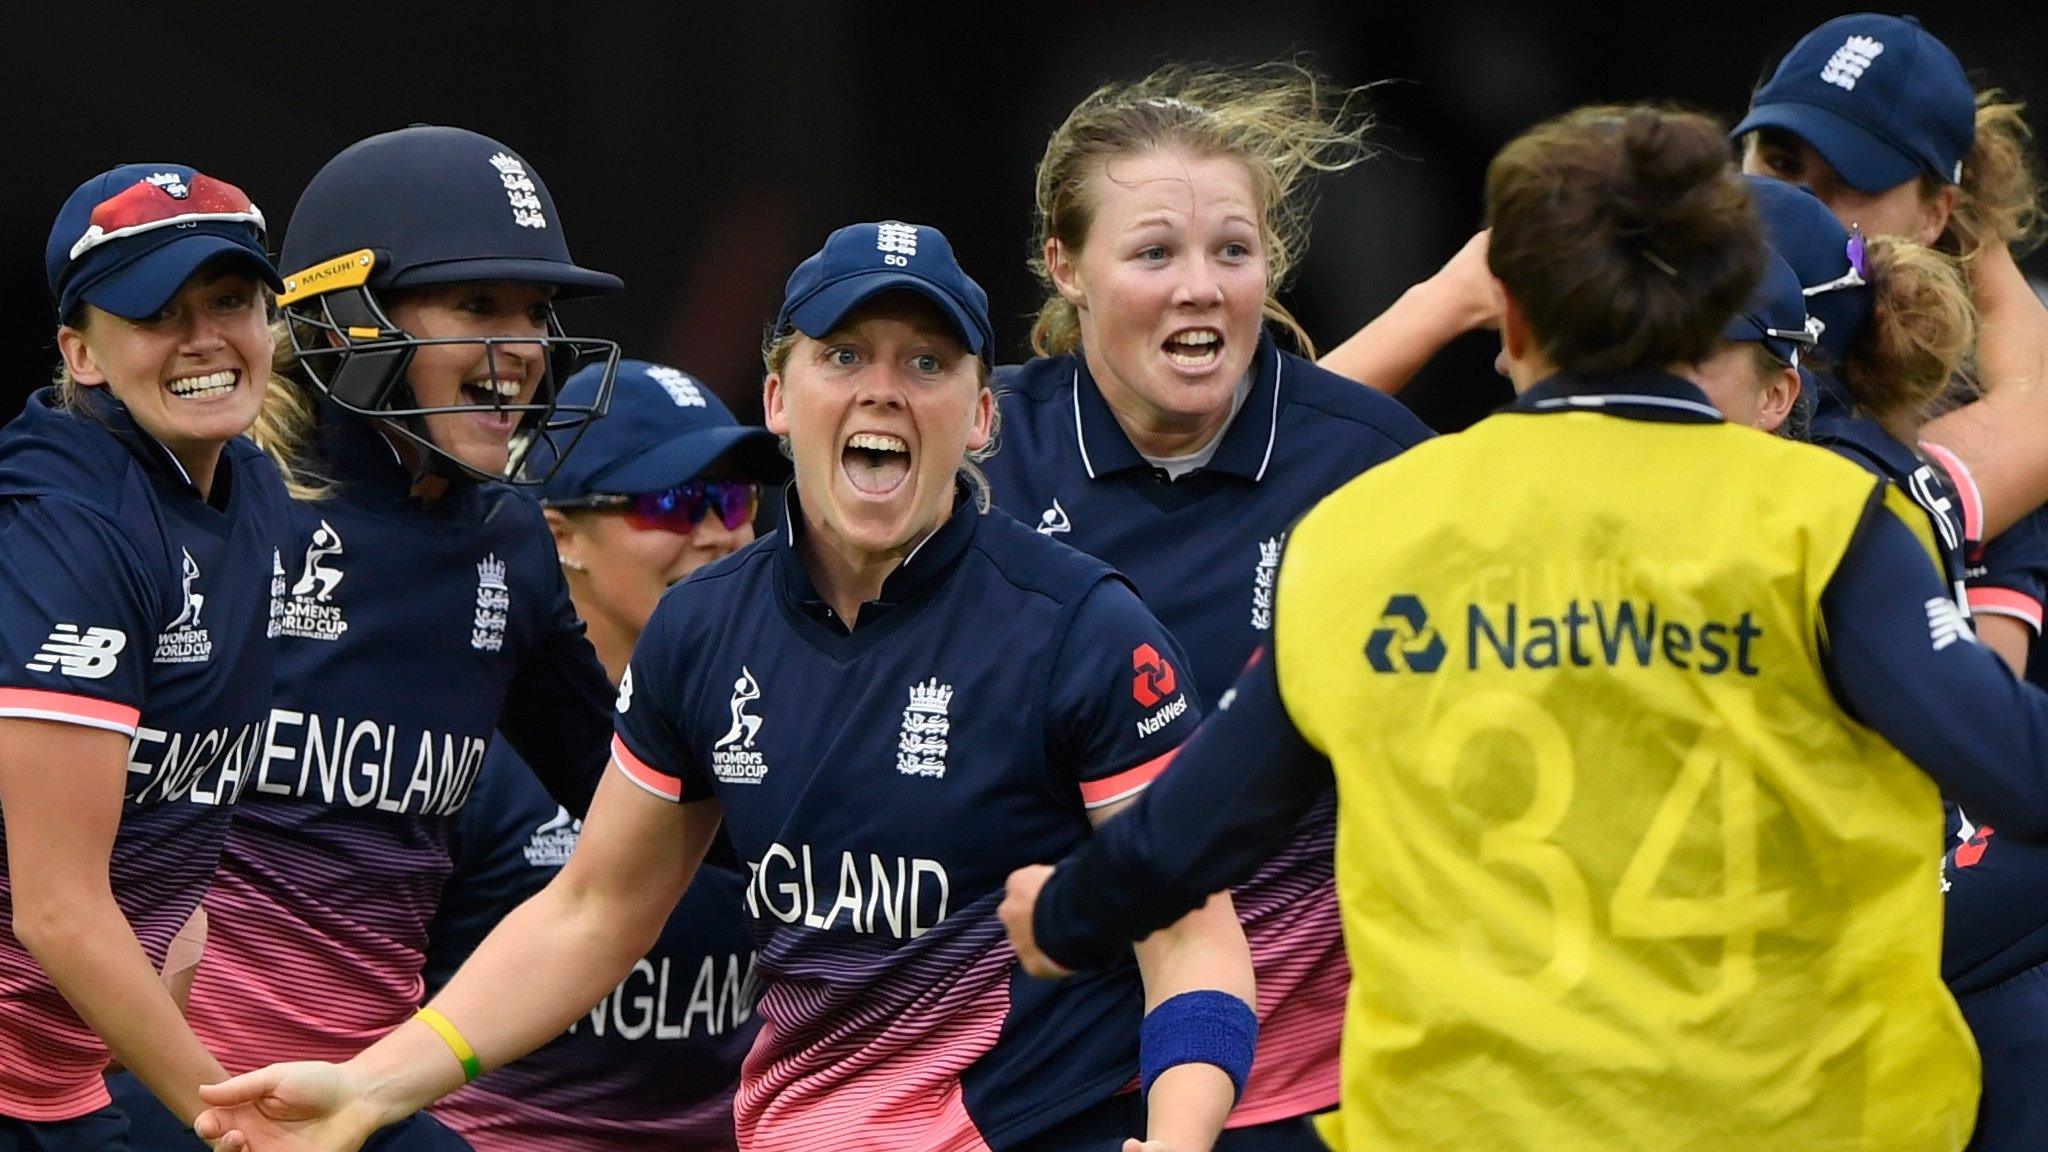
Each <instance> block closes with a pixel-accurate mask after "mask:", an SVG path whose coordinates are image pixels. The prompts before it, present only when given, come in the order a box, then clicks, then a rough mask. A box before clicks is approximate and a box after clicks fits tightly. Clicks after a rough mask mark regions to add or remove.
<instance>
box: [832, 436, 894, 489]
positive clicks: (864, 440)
mask: <svg viewBox="0 0 2048 1152" xmlns="http://www.w3.org/2000/svg"><path fill="white" fill-rule="evenodd" d="M910 463H911V460H910V443H909V442H908V441H906V440H904V439H903V437H901V436H897V435H895V434H893V433H889V432H855V433H854V434H853V435H851V436H849V437H847V438H846V447H845V448H843V449H841V450H840V453H839V468H840V471H842V472H844V473H845V474H846V482H847V483H848V484H851V485H853V489H854V491H856V492H859V493H860V494H861V495H863V496H874V497H887V496H893V495H895V493H896V491H897V489H899V488H901V487H903V482H904V481H905V480H907V479H909V477H910Z"/></svg>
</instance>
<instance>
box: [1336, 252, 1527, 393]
mask: <svg viewBox="0 0 2048 1152" xmlns="http://www.w3.org/2000/svg"><path fill="white" fill-rule="evenodd" d="M1490 235H1491V233H1490V232H1481V233H1479V234H1478V235H1476V236H1474V237H1472V239H1470V240H1467V241H1466V242H1465V246H1464V247H1463V248H1460V249H1459V250H1458V254H1457V255H1455V256H1453V257H1451V259H1450V261H1449V263H1446V264H1445V265H1444V266H1443V267H1442V268H1441V269H1439V270H1438V271H1437V272H1436V274H1435V275H1433V276H1431V277H1430V278H1429V279H1427V280H1424V281H1423V282H1422V283H1420V284H1417V285H1415V286H1414V287H1412V288H1410V289H1408V291H1406V292H1403V293H1402V294H1401V298H1400V299H1398V300H1396V301H1394V303H1393V306H1392V307H1390V308H1388V309H1387V310H1386V311H1385V312H1382V313H1380V314H1379V315H1378V316H1377V317H1375V318H1374V319H1373V321H1372V322H1371V323H1370V324H1367V325H1366V326H1365V327H1363V328H1361V329H1359V330H1358V331H1357V332H1355V333H1353V334H1352V335H1351V338H1350V339H1348V340H1346V341H1344V342H1343V343H1342V344H1339V345H1337V346H1336V347H1335V348H1332V349H1330V351H1329V352H1328V353H1327V354H1325V355H1324V356H1323V358H1322V359H1321V360H1320V361H1318V362H1317V363H1318V364H1319V365H1321V366H1322V367H1323V368H1325V369H1328V370H1329V371H1331V372H1335V373H1336V374H1338V375H1339V376H1349V377H1350V378H1351V379H1353V380H1356V381H1358V382H1359V383H1361V384H1369V385H1371V386H1372V387H1374V388H1377V389H1379V390H1380V391H1382V392H1385V393H1387V394H1388V395H1392V394H1394V393H1396V392H1399V391H1400V390H1401V389H1402V388H1404V387H1406V386H1407V384H1408V382H1409V381H1410V380H1413V379H1414V378H1415V374H1416V373H1417V372H1420V371H1422V366H1423V365H1425V364H1427V363H1429V361H1430V358H1431V357H1433V356H1435V355H1436V354H1437V353H1438V352H1441V351H1443V349H1444V346H1445V345H1446V344H1449V343H1450V342H1451V341H1453V340H1455V339H1457V338H1458V337H1460V336H1463V335H1464V334H1465V333H1467V332H1472V331H1476V330H1478V329H1481V328H1498V327H1500V311H1501V299H1500V285H1499V283H1498V282H1497V281H1495V280H1494V278H1493V273H1492V272H1490V271H1488V269H1487V267H1486V245H1487V239H1488V237H1489V236H1490Z"/></svg>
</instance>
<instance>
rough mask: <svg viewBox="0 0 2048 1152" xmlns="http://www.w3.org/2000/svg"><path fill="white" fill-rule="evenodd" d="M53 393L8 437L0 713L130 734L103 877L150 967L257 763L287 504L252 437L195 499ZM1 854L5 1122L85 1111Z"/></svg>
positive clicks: (161, 465) (96, 1102)
mask: <svg viewBox="0 0 2048 1152" xmlns="http://www.w3.org/2000/svg"><path fill="white" fill-rule="evenodd" d="M55 395H56V394H55V391H54V390H53V389H47V388H46V389H43V390H42V391H39V392H37V393H36V394H35V395H34V396H33V397H31V398H30V400H29V403H28V407H27V409H26V410H25V411H23V412H22V414H21V415H20V416H19V417H17V418H16V419H15V420H14V421H13V422H12V423H10V424H8V425H7V427H6V428H5V429H4V430H0V603H5V604H6V605H7V609H6V611H5V612H0V716H17V717H29V718H34V719H42V720H56V721H61V722H64V723H69V724H81V725H85V726H87V727H91V728H102V729H106V730H108V731H112V732H119V733H121V734H123V735H125V736H128V737H129V738H130V739H129V750H128V778H127V789H126V800H125V803H124V805H123V807H122V811H121V822H120V827H119V830H118V831H117V832H116V834H115V838H114V846H113V857H112V862H111V866H110V870H109V881H110V886H111V888H112V890H113V895H114V900H115V903H117V904H118V905H119V906H120V908H121V911H122V913H123V915H125V916H126V917H127V919H128V923H129V924H130V926H131V927H133V929H134V930H135V935H136V938H137V939H138V940H140V941H141V943H142V950H143V952H144V953H145V954H147V955H148V957H149V960H150V963H152V964H155V965H157V966H159V967H161V966H162V965H163V962H164V953H165V951H166V949H168V948H169V946H170V942H171V938H172V937H173V936H175V935H176V934H177V932H178V929H179V928H181V927H183V926H184V923H185V921H186V919H187V918H188V917H190V916H191V914H192V911H193V909H194V908H196V907H197V906H198V904H199V900H200V896H201V894H202V893H204V892H205V891H206V886H207V884H208V882H209V881H210V880H211V879H212V878H213V873H214V867H215V863H216V861H217V860H218V859H219V857H220V850H221V844H222V841H223V840H224V839H225V838H226V836H227V831H228V820H229V812H230V809H231V807H232V806H233V805H234V803H235V801H236V798H237V797H238V796H240V795H244V794H245V792H244V790H245V789H246V788H247V787H248V785H249V783H250V780H251V778H252V777H254V775H255V774H256V772H257V770H258V767H259V765H260V763H261V761H262V758H263V751H264V732H265V722H266V721H267V720H268V719H269V716H270V692H271V665H272V659H273V656H274V653H275V650H276V648H277V642H276V640H275V639H274V637H275V636H276V629H277V618H276V611H277V609H278V608H279V607H280V604H279V602H278V600H277V598H276V597H277V589H276V588H275V587H274V581H273V573H274V572H275V571H276V570H277V567H278V563H279V556H278V549H279V547H280V545H281V544H282V543H283V542H284V540H285V538H286V535H287V533H288V531H289V529H288V526H287V521H286V505H287V503H288V498H287V497H286V495H285V490H284V484H283V482H282V481H280V480H279V478H278V475H277V469H276V468H275V467H273V466H272V465H271V463H270V461H269V460H268V459H266V458H265V457H264V455H263V453H262V452H260V451H258V450H257V448H256V447H255V445H253V444H251V443H249V442H248V441H246V440H240V439H237V440H234V441H231V442H229V443H228V444H227V445H226V446H225V447H224V448H223V449H222V450H221V457H220V463H219V465H218V466H217V469H216V471H215V474H214V480H213V488H212V493H211V498H210V499H203V498H201V497H200V495H199V493H198V491H197V489H195V488H194V487H193V485H192V482H191V480H190V479H189V478H188V477H187V476H186V474H185V471H184V469H183V468H182V467H181V466H180V465H179V463H178V461H177V458H176V457H174V456H172V455H171V453H170V452H169V451H167V450H166V449H165V448H164V447H163V446H162V445H161V444H159V443H157V441H156V440H154V439H152V438H151V437H150V436H149V434H148V433H146V432H144V431H143V430H142V429H141V428H140V427H139V426H138V425H137V424H136V423H135V420H134V418H133V417H132V416H131V415H130V414H129V412H128V410H127V408H125V407H124V406H122V405H121V404H120V402H119V401H117V400H115V399H114V398H113V397H112V396H111V395H110V394H108V393H107V391H106V390H105V389H102V388H88V389H81V404H82V409H81V410H80V411H66V410H63V409H60V408H57V407H55V406H54V402H55ZM71 767H72V766H71V765H63V764H52V765H50V766H49V772H50V773H51V778H50V786H51V787H54V788H62V787H65V786H66V781H65V780H64V772H65V771H66V770H68V769H70V768H71ZM4 852H5V831H4V828H0V1115H5V1116H10V1117H14V1118H17V1119H24V1120H40V1121H50V1120H67V1119H71V1118H74V1117H78V1116H83V1115H86V1114H88V1113H90V1112H93V1111H94V1110H96V1109H98V1108H100V1107H102V1106H104V1105H105V1104H106V1103H107V1092H106V1088H105V1085H104V1083H103V1081H102V1079H101V1073H102V1072H103V1071H104V1070H105V1068H106V1064H107V1059H108V1057H107V1051H106V1048H105V1047H104V1046H103V1045H102V1044H101V1043H100V1040H99V1037H98V1036H97V1035H95V1034H94V1033H93V1031H92V1029H90V1028H88V1027H86V1025H85V1023H84V1022H83V1021H81V1020H80V1019H79V1018H78V1016H77V1014H76V1013H75V1012H73V1011H72V1009H71V1006H70V1004H69V1003H68V1002H67V1001H66V1000H65V999H64V997H63V996H62V995H61V994H60V993H59V992H58V991H57V989H56V988H55V987H54V986H53V985H52V984H51V983H50V981H49V979H48V978H47V977H46V976H44V974H43V972H42V970H41V968H39V967H38V966H37V965H36V962H35V959H34V958H33V957H32V956H30V955H29V953H28V951H27V949H25V948H23V947H22V945H21V942H20V941H19V940H17V939H15V937H14V934H13V932H12V930H11V929H10V928H9V927H8V925H9V922H10V921H11V919H12V917H13V911H14V901H13V895H12V888H11V885H10V884H9V882H8V878H7V872H6V864H5V859H6V858H5V855H4Z"/></svg>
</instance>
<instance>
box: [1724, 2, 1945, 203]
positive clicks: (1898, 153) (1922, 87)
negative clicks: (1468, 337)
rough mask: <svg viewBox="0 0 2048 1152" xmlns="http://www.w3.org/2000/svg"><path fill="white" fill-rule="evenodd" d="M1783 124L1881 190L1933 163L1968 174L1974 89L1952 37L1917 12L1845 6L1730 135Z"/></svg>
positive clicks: (1781, 68)
mask: <svg viewBox="0 0 2048 1152" xmlns="http://www.w3.org/2000/svg"><path fill="white" fill-rule="evenodd" d="M1759 128H1782V129H1784V130H1785V131H1787V132H1790V133H1792V134H1793V135H1795V136H1797V137H1799V138H1800V139H1802V140H1804V141H1806V142H1807V143H1808V144H1811V145H1813V150H1814V151H1816V152H1818V153H1820V154H1821V158H1822V159H1824V160H1826V161H1827V162H1828V165H1829V166H1830V167H1832V168H1833V169H1834V170H1835V172H1836V173H1837V174H1839V175H1840V176H1841V177H1842V179H1843V180H1845V181H1847V182H1848V184H1849V186H1850V187H1852V188H1857V189H1860V190H1861V191H1864V192H1882V191H1884V190H1886V189H1887V188H1894V187H1897V186H1898V185H1900V184H1904V183H1905V182H1906V181H1908V180H1911V179H1912V178H1913V177H1914V176H1915V175H1917V174H1918V173H1920V172H1927V173H1929V174H1931V175H1933V176H1934V177H1936V178H1937V179H1940V180H1945V181H1947V182H1948V183H1951V184H1956V183H1960V182H1961V181H1962V178H1963V157H1965V156H1967V155H1969V154H1970V146H1971V145H1972V144H1974V143H1975V142H1976V138H1977V101H1976V93H1974V92H1973V91H1971V89H1970V78H1969V77H1968V76H1966V75H1964V74H1963V66H1962V64H1960V63H1959V62H1957V60H1956V57H1955V53H1953V52H1950V51H1949V50H1948V45H1946V44H1943V43H1942V42H1941V41H1939V40H1937V39H1935V38H1934V36H1933V35H1932V34H1931V33H1929V32H1928V31H1927V29H1925V28H1922V27H1921V26H1920V22H1919V21H1918V20H1915V19H1913V18H1912V17H1911V16H1881V15H1878V14H1876V13H1872V12H1862V13H1858V14H1856V15H1854V16H1838V17H1836V18H1835V19H1833V20H1830V21H1828V22H1827V23H1825V24H1823V25H1821V26H1820V27H1818V28H1816V29H1814V30H1813V31H1811V32H1809V33H1807V34H1806V36H1805V37H1804V38H1802V39H1801V40H1800V41H1799V43H1797V44H1795V45H1793V46H1792V51H1790V52H1788V53H1786V54H1785V58H1784V59H1783V60H1781V61H1779V62H1778V70H1777V71H1776V72H1773V73H1771V78H1770V79H1769V80H1766V81H1765V82H1764V86H1763V87H1762V88H1759V89H1757V93H1756V96H1755V98H1754V99H1752V100H1751V101H1750V106H1749V115H1747V116H1745V117H1743V118H1742V123H1740V124H1737V125H1736V126H1735V131H1734V132H1733V133H1732V135H1733V136H1734V137H1735V138H1737V139H1740V138H1741V137H1742V135H1743V134H1744V133H1747V132H1754V131H1755V130H1757V129H1759Z"/></svg>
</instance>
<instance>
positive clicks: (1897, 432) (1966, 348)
mask: <svg viewBox="0 0 2048 1152" xmlns="http://www.w3.org/2000/svg"><path fill="white" fill-rule="evenodd" d="M1868 258H1869V262H1870V284H1871V312H1870V322H1869V323H1868V324H1866V325H1864V327H1863V331H1862V332H1860V333H1858V334H1857V337H1856V340H1855V342H1854V343H1852V344H1851V345H1850V346H1849V349H1848V351H1847V353H1846V354H1844V355H1843V357H1842V362H1841V364H1840V365H1838V366H1837V368H1838V375H1839V376H1840V378H1841V381H1842V384H1843V385H1844V386H1845V387H1846V388H1848V390H1849V393H1850V395H1851V396H1853V397H1854V398H1855V400H1856V404H1857V406H1858V407H1860V408H1862V409H1863V410H1864V411H1865V412H1866V413H1868V414H1869V416H1870V417H1871V419H1873V420H1876V421H1877V422H1878V423H1879V424H1881V425H1883V426H1884V429H1885V431H1887V432H1890V433H1891V434H1892V435H1893V436H1894V437H1895V438H1897V439H1898V440H1900V441H1903V442H1904V443H1907V444H1911V443H1912V442H1913V440H1914V438H1915V435H1916V433H1917V432H1918V430H1919V426H1920V424H1921V423H1922V422H1923V421H1924V420H1925V419H1926V418H1927V416H1928V415H1929V412H1930V409H1931V406H1932V405H1933V404H1935V402H1936V401H1937V399H1938V398H1939V397H1940V396H1941V395H1942V394H1943V392H1944V391H1946V390H1947V389H1949V388H1950V386H1951V384H1950V382H1951V380H1952V379H1953V378H1955V377H1956V376H1957V374H1958V373H1959V372H1960V373H1964V374H1965V375H1967V369H1968V360H1969V355H1970V350H1971V348H1972V347H1974V346H1975V344H1976V342H1977V308H1976V304H1975V302H1974V301H1973V300H1972V299H1971V296H1970V285H1969V280H1968V278H1967V277H1965V276H1964V274H1963V271H1962V269H1961V267H1960V266H1958V265H1957V263H1956V262H1955V261H1954V260H1952V259H1950V258H1949V257H1947V256H1944V255H1943V254H1941V253H1940V252H1937V251H1935V250H1934V249H1932V248H1929V247H1927V246H1925V245H1922V244H1916V243H1914V242H1913V241H1911V240H1907V239H1904V238H1902V237H1897V236H1873V237H1871V238H1870V241H1869V248H1868Z"/></svg>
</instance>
